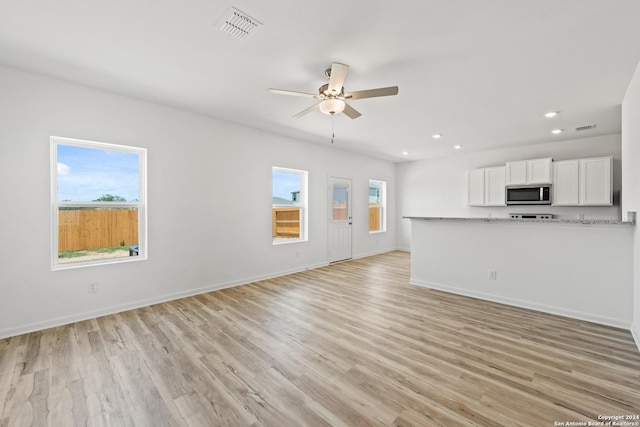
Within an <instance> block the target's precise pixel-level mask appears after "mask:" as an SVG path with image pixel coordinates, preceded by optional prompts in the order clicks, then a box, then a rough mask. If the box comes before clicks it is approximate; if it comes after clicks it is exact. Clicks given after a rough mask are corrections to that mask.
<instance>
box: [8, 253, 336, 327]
mask: <svg viewBox="0 0 640 427" xmlns="http://www.w3.org/2000/svg"><path fill="white" fill-rule="evenodd" d="M326 265H328V263H326V262H325V263H319V264H314V265H308V266H304V267H300V268H295V269H291V270H285V271H280V272H277V273H271V274H265V275H262V276H255V277H250V278H246V279H242V280H235V281H230V282H225V283H217V284H213V285H208V286H203V287H199V288H195V289H189V290H186V291H182V292H175V293H172V294H167V295H162V296H158V297H153V298H148V299H144V300H139V301H134V302H131V303H127V304H122V305H117V306H111V307H104V308H101V309H99V310H93V311H86V312H82V313H76V314H72V315H69V316H62V317H58V318H55V319H50V320H45V321H41V322H34V323H29V324H26V325H21V326H19V327H13V328H5V329H0V339H2V338H9V337H15V336H17V335H22V334H27V333H30V332H35V331H42V330H44V329H49V328H55V327H57V326H62V325H68V324H70V323H75V322H82V321H84V320H89V319H95V318H97V317H102V316H107V315H109V314H115V313H121V312H123V311H128V310H133V309H136V308H141V307H148V306H150V305H153V304H159V303H163V302H167V301H174V300H177V299H181V298H186V297H190V296H194V295H200V294H205V293H207V292H213V291H219V290H221V289H226V288H233V287H235V286H242V285H247V284H249V283H254V282H259V281H261V280H267V279H273V278H276V277H282V276H287V275H289V274H293V273H298V272H301V271H306V270H312V269H315V268H319V267H324V266H326Z"/></svg>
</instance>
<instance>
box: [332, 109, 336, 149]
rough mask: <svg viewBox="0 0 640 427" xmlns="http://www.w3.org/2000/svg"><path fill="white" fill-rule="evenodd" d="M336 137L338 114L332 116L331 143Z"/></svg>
mask: <svg viewBox="0 0 640 427" xmlns="http://www.w3.org/2000/svg"><path fill="white" fill-rule="evenodd" d="M335 137H336V116H331V143H332V144H333V138H335Z"/></svg>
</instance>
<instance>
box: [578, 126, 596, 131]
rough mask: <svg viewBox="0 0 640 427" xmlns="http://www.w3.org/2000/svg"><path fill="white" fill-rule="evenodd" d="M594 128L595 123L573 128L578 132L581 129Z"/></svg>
mask: <svg viewBox="0 0 640 427" xmlns="http://www.w3.org/2000/svg"><path fill="white" fill-rule="evenodd" d="M595 128H596V125H586V126H579V127H577V128H576V129H575V130H576V132H578V131H581V130H589V129H595Z"/></svg>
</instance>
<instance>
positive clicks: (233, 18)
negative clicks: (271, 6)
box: [218, 7, 262, 40]
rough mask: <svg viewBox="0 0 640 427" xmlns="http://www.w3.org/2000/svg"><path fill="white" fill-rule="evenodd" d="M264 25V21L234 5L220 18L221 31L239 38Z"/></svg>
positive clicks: (243, 37)
mask: <svg viewBox="0 0 640 427" xmlns="http://www.w3.org/2000/svg"><path fill="white" fill-rule="evenodd" d="M260 27H262V22H260V21H258V20H256V19H254V18H252V17H250V16H249V15H247V14H246V13H244V12H242V11H240V10H238V9H236V8H235V7H232V8H231V9H230V10H229V11H228V12H227V14H226V15H225V16H224V17H223V18H222V20H220V23H219V24H218V28H220V31H222V32H224V33H227V34H228V35H230V36H232V37H235V38H237V39H239V40H242V39H245V38H247V37H249V36H250V35H251V34H253V33H255V32H256V31H258V30H259V29H260Z"/></svg>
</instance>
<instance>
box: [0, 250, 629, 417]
mask: <svg viewBox="0 0 640 427" xmlns="http://www.w3.org/2000/svg"><path fill="white" fill-rule="evenodd" d="M408 280H409V255H408V254H407V253H403V252H391V253H388V254H383V255H379V256H375V257H370V258H365V259H359V260H354V261H350V262H345V263H340V264H336V265H331V266H329V267H325V268H320V269H316V270H311V271H307V272H303V273H299V274H294V275H290V276H286V277H281V278H277V279H273V280H265V281H262V282H257V283H253V284H250V285H246V286H240V287H236V288H233V289H227V290H222V291H217V292H211V293H208V294H204V295H200V296H196V297H191V298H186V299H182V300H178V301H173V302H169V303H164V304H158V305H154V306H152V307H146V308H142V309H138V310H133V311H128V312H124V313H120V314H115V315H111V316H105V317H101V318H98V319H94V320H90V321H85V322H79V323H75V324H72V325H67V326H61V327H58V328H53V329H49V330H45V331H41V332H34V333H30V334H26V335H22V336H17V337H13V338H9V339H5V340H0V426H2V427H5V426H14V425H15V426H22V425H34V426H45V425H49V426H56V427H57V426H84V425H92V426H93V425H95V426H134V425H135V426H214V425H220V426H236V425H237V426H262V425H264V426H299V425H308V426H323V425H332V426H376V425H381V426H446V427H449V426H472V425H478V426H512V425H522V426H536V427H537V426H554V425H560V424H554V423H555V422H557V423H567V422H572V421H580V420H584V421H587V420H597V419H598V416H610V415H629V416H634V415H640V354H639V353H638V351H637V349H636V348H635V346H634V343H633V340H632V338H631V336H630V334H629V332H627V331H623V330H619V329H615V328H610V327H605V326H599V325H595V324H591V323H587V322H582V321H577V320H571V319H566V318H562V317H557V316H552V315H548V314H543V313H539V312H534V311H528V310H523V309H518V308H513V307H508V306H504V305H500V304H494V303H489V302H485V301H479V300H475V299H470V298H465V297H460V296H455V295H451V294H446V293H442V292H438V291H433V290H427V289H424V288H420V287H416V286H411V285H409V284H408ZM603 286H606V284H603ZM623 421H624V420H623ZM627 421H628V422H637V424H635V425H640V420H627ZM585 425H586V424H585ZM628 425H634V424H628Z"/></svg>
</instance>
